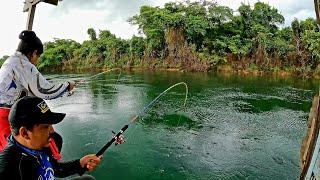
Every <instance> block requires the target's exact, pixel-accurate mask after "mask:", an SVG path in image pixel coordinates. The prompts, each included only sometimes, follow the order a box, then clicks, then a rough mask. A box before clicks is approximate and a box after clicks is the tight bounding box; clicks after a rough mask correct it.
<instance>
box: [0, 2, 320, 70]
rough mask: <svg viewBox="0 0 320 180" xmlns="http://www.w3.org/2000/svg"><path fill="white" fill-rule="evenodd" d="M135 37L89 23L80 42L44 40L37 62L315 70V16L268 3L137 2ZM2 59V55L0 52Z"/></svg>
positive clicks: (318, 43) (319, 58)
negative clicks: (287, 22) (289, 13)
mask: <svg viewBox="0 0 320 180" xmlns="http://www.w3.org/2000/svg"><path fill="white" fill-rule="evenodd" d="M128 21H129V22H130V23H131V24H133V25H138V27H139V31H140V33H141V37H137V36H133V37H132V38H131V39H128V40H124V39H121V38H118V37H116V36H115V35H114V34H112V33H111V32H110V31H108V30H100V31H99V32H98V33H97V32H96V31H95V30H94V29H93V28H89V29H88V30H87V33H88V36H89V40H86V41H84V42H83V43H82V44H80V43H78V42H76V41H74V40H70V39H55V40H54V42H47V43H45V52H44V53H43V55H42V56H41V59H40V63H39V68H40V69H60V68H63V69H70V70H75V69H92V68H99V69H101V68H113V67H125V68H131V67H143V68H155V69H160V68H161V69H165V68H176V69H184V70H190V71H209V70H232V71H233V70H235V71H249V72H250V71H258V72H259V71H262V72H290V73H297V74H300V75H304V76H317V75H318V74H320V66H319V62H320V32H319V29H318V27H317V24H316V21H315V20H314V19H313V18H309V19H306V20H303V21H299V20H298V19H295V20H294V21H293V22H292V23H291V26H290V27H284V17H283V15H281V14H280V13H279V11H278V10H277V9H275V8H273V7H271V6H270V5H268V4H265V3H262V2H258V3H256V4H254V5H253V6H250V5H247V4H242V5H241V6H240V7H239V8H238V10H237V11H233V10H232V9H230V8H228V7H226V6H220V5H218V4H217V3H213V2H206V1H204V2H188V1H187V2H183V3H167V4H165V6H164V7H151V6H142V7H141V8H140V13H139V14H137V15H135V16H133V17H131V18H130V19H129V20H128ZM0 62H1V60H0Z"/></svg>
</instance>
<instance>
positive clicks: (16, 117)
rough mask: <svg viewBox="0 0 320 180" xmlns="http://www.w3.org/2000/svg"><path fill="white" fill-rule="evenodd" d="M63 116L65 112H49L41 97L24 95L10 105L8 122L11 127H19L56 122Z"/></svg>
mask: <svg viewBox="0 0 320 180" xmlns="http://www.w3.org/2000/svg"><path fill="white" fill-rule="evenodd" d="M65 116H66V114H65V113H55V112H51V110H50V109H49V106H48V105H47V103H46V102H45V101H44V100H43V99H41V98H38V97H30V96H26V97H23V98H21V99H19V100H18V101H17V102H16V103H14V104H13V106H12V107H11V110H10V114H9V122H10V126H11V127H12V128H20V127H22V126H25V125H35V124H57V123H59V122H61V121H62V120H63V119H64V117H65Z"/></svg>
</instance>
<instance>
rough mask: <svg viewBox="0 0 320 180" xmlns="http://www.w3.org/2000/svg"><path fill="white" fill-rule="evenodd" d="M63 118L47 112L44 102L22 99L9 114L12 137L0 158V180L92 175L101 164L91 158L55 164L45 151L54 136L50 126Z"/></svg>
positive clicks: (49, 152) (90, 156) (33, 179)
mask: <svg viewBox="0 0 320 180" xmlns="http://www.w3.org/2000/svg"><path fill="white" fill-rule="evenodd" d="M64 117H65V114H63V113H54V112H51V111H50V109H49V107H48V106H47V104H46V103H45V101H43V100H42V99H41V98H37V97H24V98H22V99H20V100H19V101H18V102H16V103H15V104H14V105H13V106H12V108H11V111H10V114H9V122H10V128H11V132H12V135H11V136H10V137H9V145H8V146H7V147H6V148H5V149H4V151H3V152H2V153H1V154H0V179H10V180H15V179H17V180H18V179H19V180H20V179H26V180H38V179H42V180H45V179H50V180H54V179H55V177H67V176H70V175H73V174H77V173H78V174H79V173H81V172H82V171H81V170H82V169H83V168H87V170H89V171H92V170H93V169H94V168H95V167H96V166H97V165H98V164H99V163H100V160H101V157H96V156H95V155H94V154H91V155H87V156H84V157H82V158H81V159H77V160H74V161H70V162H65V163H60V162H57V161H56V160H55V159H54V158H53V157H52V154H51V151H49V150H48V147H49V139H50V137H51V135H52V134H53V132H54V129H53V127H52V124H57V123H59V122H61V121H62V120H63V118H64Z"/></svg>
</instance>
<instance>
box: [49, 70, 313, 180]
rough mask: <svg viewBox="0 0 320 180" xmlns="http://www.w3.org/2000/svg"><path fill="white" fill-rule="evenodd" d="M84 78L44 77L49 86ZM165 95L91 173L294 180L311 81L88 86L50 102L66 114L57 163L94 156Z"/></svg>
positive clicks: (157, 77)
mask: <svg viewBox="0 0 320 180" xmlns="http://www.w3.org/2000/svg"><path fill="white" fill-rule="evenodd" d="M93 74H94V73H92V74H89V73H88V74H68V75H61V74H49V75H47V77H48V78H53V79H55V80H58V81H59V80H63V79H70V78H71V79H77V78H81V77H90V76H91V75H93ZM181 81H184V82H186V83H187V84H188V86H189V94H188V100H187V105H186V107H185V108H182V107H181V105H182V104H183V100H184V96H185V94H184V92H185V90H184V87H182V86H180V87H176V88H174V89H172V90H171V91H170V92H169V93H168V94H167V95H166V96H165V97H163V98H162V99H161V100H160V101H159V103H158V104H156V106H155V107H154V108H153V109H152V110H151V111H150V112H149V113H148V114H146V116H145V117H144V118H143V119H142V120H141V121H140V123H137V124H134V125H131V126H130V127H129V128H128V130H127V131H126V132H125V136H126V143H124V144H123V145H120V146H112V147H111V148H109V149H108V150H107V152H106V153H105V154H104V159H103V161H102V162H101V165H100V166H99V167H98V168H97V169H96V170H95V171H94V172H93V173H91V175H93V176H95V177H96V178H97V179H98V180H104V179H106V180H107V179H120V180H123V179H174V180H180V179H181V180H182V179H298V177H299V173H300V167H299V151H300V144H301V141H302V139H303V137H304V136H305V133H306V127H307V118H308V113H309V110H310V107H311V104H312V98H313V96H314V95H315V94H316V92H317V90H318V87H319V84H318V81H316V80H313V81H312V80H297V79H294V78H276V77H243V76H233V75H229V76H226V75H217V74H207V73H179V72H122V73H121V75H120V76H118V72H113V73H107V74H104V75H101V76H99V77H97V78H95V79H92V80H87V81H85V83H84V84H81V85H79V86H78V87H77V89H76V91H75V93H74V94H73V95H72V96H70V97H63V98H59V99H56V100H51V101H49V102H48V104H49V105H50V106H51V107H52V110H53V111H56V112H65V113H67V116H66V118H65V120H64V121H62V123H60V124H58V125H56V126H55V128H56V131H58V132H59V133H60V134H61V135H62V136H63V139H64V144H63V153H62V155H63V159H64V160H72V159H75V158H79V157H81V156H83V155H85V154H87V153H95V152H97V151H98V150H99V149H100V148H101V147H102V146H103V145H104V144H105V143H106V142H107V141H109V139H110V138H111V137H112V136H113V134H112V133H111V131H112V130H114V131H116V132H117V131H118V130H119V129H120V128H121V127H122V126H123V125H124V124H126V123H128V122H129V120H130V118H131V117H132V116H133V115H135V114H137V113H138V112H139V111H141V109H143V107H144V106H145V105H147V104H148V103H149V102H151V101H152V100H153V99H154V98H155V97H156V96H158V95H159V94H160V93H161V92H162V91H164V90H165V89H167V88H168V87H170V86H171V85H173V84H175V83H178V82H181Z"/></svg>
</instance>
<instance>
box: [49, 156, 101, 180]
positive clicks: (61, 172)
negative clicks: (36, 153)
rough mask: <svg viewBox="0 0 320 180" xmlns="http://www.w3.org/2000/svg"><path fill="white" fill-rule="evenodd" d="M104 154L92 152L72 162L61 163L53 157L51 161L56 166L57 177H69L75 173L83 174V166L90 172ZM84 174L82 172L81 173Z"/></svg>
mask: <svg viewBox="0 0 320 180" xmlns="http://www.w3.org/2000/svg"><path fill="white" fill-rule="evenodd" d="M101 159H102V156H100V157H97V156H96V155H95V154H90V155H86V156H84V157H82V158H81V159H77V160H74V161H70V162H64V163H60V162H57V161H56V160H55V159H52V161H51V163H52V165H53V167H54V173H55V176H56V177H67V176H71V175H73V174H79V175H80V174H81V172H82V170H83V168H86V169H87V170H88V171H89V172H91V171H93V170H94V169H95V168H96V167H97V166H98V165H99V164H100V161H101ZM81 175H82V174H81Z"/></svg>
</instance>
